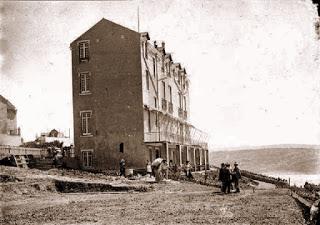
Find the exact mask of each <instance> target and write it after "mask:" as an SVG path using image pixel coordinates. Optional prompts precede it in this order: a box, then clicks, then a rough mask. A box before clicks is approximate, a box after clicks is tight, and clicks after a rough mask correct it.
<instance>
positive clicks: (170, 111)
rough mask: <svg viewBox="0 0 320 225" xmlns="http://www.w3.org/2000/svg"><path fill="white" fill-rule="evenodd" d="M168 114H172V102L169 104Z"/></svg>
mask: <svg viewBox="0 0 320 225" xmlns="http://www.w3.org/2000/svg"><path fill="white" fill-rule="evenodd" d="M169 113H171V114H172V113H173V104H172V102H169Z"/></svg>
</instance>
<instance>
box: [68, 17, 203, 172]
mask: <svg viewBox="0 0 320 225" xmlns="http://www.w3.org/2000/svg"><path fill="white" fill-rule="evenodd" d="M70 48H71V51H72V84H73V113H74V144H75V156H76V158H77V159H78V160H79V162H80V166H81V167H82V168H83V169H88V170H90V169H94V170H103V169H117V168H118V167H119V161H120V160H121V159H122V158H124V159H125V160H126V165H127V167H128V168H136V169H137V168H145V165H146V162H147V160H149V161H152V160H154V159H155V158H157V157H161V158H164V159H167V160H168V162H171V163H172V164H176V165H183V164H184V163H185V162H186V161H187V160H188V161H190V162H191V164H192V165H194V168H195V170H200V169H203V168H204V167H205V165H208V147H207V143H206V134H204V133H203V132H201V131H200V130H198V129H196V128H195V127H194V126H192V125H191V124H190V123H189V112H190V110H189V85H190V81H189V79H188V76H187V73H186V70H185V69H184V68H183V67H182V66H181V65H180V64H179V63H175V62H173V60H172V58H171V55H170V54H168V53H166V51H165V44H164V43H163V42H162V43H161V44H160V45H157V43H154V44H151V43H150V41H149V35H148V33H138V32H135V31H132V30H130V29H128V28H126V27H123V26H121V25H119V24H115V23H113V22H111V21H108V20H106V19H102V20H101V21H99V22H98V23H97V24H96V25H94V26H93V27H92V28H90V29H89V30H88V31H87V32H85V33H84V34H83V35H81V36H80V37H79V38H77V39H76V40H75V41H73V42H72V43H71V45H70Z"/></svg>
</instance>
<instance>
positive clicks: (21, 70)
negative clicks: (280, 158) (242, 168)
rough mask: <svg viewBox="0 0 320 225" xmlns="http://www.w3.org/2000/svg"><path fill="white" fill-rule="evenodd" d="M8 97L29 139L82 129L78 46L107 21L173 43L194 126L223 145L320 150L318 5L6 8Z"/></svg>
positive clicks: (1, 54) (284, 0)
mask: <svg viewBox="0 0 320 225" xmlns="http://www.w3.org/2000/svg"><path fill="white" fill-rule="evenodd" d="M0 4H1V10H0V13H1V17H0V23H1V34H0V35H1V36H0V63H1V70H0V94H1V95H3V96H4V97H6V98H8V99H9V100H10V101H11V102H12V103H13V104H14V105H15V106H16V108H17V109H18V126H20V127H21V130H22V137H23V138H24V139H25V140H33V139H34V138H35V136H36V135H37V134H40V133H41V132H44V131H49V130H51V129H53V128H55V129H59V130H60V131H62V132H64V133H66V134H68V132H69V129H70V131H71V135H72V131H73V120H72V88H71V87H72V86H71V52H70V49H69V44H70V43H71V42H72V41H73V40H74V39H76V38H77V37H78V36H80V35H81V34H82V33H84V32H85V31H86V30H88V29H89V28H90V27H91V26H93V25H94V24H95V23H97V22H98V21H99V20H100V19H101V18H106V19H109V20H111V21H113V22H115V23H118V24H121V25H123V26H126V27H129V28H130V29H133V30H136V31H137V30H138V23H137V21H138V20H137V8H138V6H139V18H140V27H139V30H140V32H144V31H147V32H149V35H150V38H151V41H152V42H153V40H161V41H162V40H163V41H165V42H166V51H167V52H171V53H172V56H173V60H174V61H176V62H180V63H181V64H182V66H184V67H185V68H186V70H187V73H188V74H189V76H190V80H191V90H190V94H191V96H190V98H191V99H190V100H191V105H190V107H191V112H190V119H191V122H192V123H193V124H194V125H195V126H196V127H198V128H200V129H201V130H203V131H205V132H207V133H208V134H209V137H210V139H209V144H210V146H211V148H214V147H229V146H247V145H251V146H252V145H268V144H320V110H319V109H320V68H319V40H318V39H317V37H316V33H315V28H314V23H315V21H316V18H317V10H316V7H315V6H314V5H313V4H312V2H311V0H310V1H309V0H295V1H293V0H272V1H271V0H228V1H225V0H212V1H209V0H207V1H205V0H193V1H192V0H190V1H188V0H164V1H152V0H145V1H142V0H140V1H103V2H99V1H93V2H85V1H79V2H76V1H72V2H62V1H58V2H35V1H30V2H25V1H23V2H22V1H17V2H13V1H10V2H1V3H0Z"/></svg>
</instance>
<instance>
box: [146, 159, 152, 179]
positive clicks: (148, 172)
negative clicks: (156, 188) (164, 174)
mask: <svg viewBox="0 0 320 225" xmlns="http://www.w3.org/2000/svg"><path fill="white" fill-rule="evenodd" d="M147 174H148V175H149V177H151V175H152V168H151V163H150V162H149V160H148V161H147Z"/></svg>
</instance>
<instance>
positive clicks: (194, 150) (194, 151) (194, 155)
mask: <svg viewBox="0 0 320 225" xmlns="http://www.w3.org/2000/svg"><path fill="white" fill-rule="evenodd" d="M193 163H194V171H197V163H196V148H193Z"/></svg>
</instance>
